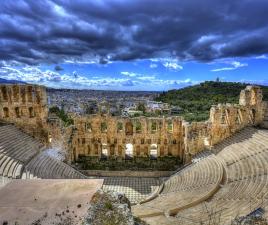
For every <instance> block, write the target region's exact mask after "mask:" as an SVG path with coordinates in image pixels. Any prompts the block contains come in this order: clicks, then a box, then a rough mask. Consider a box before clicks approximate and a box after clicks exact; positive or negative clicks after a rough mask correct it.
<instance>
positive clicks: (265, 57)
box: [255, 55, 268, 59]
mask: <svg viewBox="0 0 268 225" xmlns="http://www.w3.org/2000/svg"><path fill="white" fill-rule="evenodd" d="M255 59H268V57H267V56H266V55H259V56H256V57H255Z"/></svg>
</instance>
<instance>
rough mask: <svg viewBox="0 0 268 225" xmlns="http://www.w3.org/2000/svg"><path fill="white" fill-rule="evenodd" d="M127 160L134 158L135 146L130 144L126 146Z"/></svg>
mask: <svg viewBox="0 0 268 225" xmlns="http://www.w3.org/2000/svg"><path fill="white" fill-rule="evenodd" d="M125 158H126V159H132V158H133V145H132V144H130V143H128V144H126V151H125Z"/></svg>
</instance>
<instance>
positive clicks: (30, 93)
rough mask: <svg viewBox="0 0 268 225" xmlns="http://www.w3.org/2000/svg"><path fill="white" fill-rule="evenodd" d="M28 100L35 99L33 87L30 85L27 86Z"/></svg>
mask: <svg viewBox="0 0 268 225" xmlns="http://www.w3.org/2000/svg"><path fill="white" fill-rule="evenodd" d="M27 100H28V102H32V101H33V87H31V86H29V87H28V88H27Z"/></svg>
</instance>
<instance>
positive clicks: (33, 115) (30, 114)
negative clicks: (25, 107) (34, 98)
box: [29, 107, 35, 118]
mask: <svg viewBox="0 0 268 225" xmlns="http://www.w3.org/2000/svg"><path fill="white" fill-rule="evenodd" d="M29 117H30V118H33V117H35V113H34V109H33V107H29Z"/></svg>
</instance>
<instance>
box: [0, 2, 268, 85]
mask: <svg viewBox="0 0 268 225" xmlns="http://www.w3.org/2000/svg"><path fill="white" fill-rule="evenodd" d="M267 12H268V1H267V0H224V1H223V0H202V1H201V0H91V1H90V0H75V1H73V0H42V1H37V0H16V1H12V0H1V2H0V78H5V79H16V80H22V81H26V82H33V83H39V84H44V85H47V86H51V87H70V88H92V89H114V90H167V89H171V88H180V87H184V86H187V85H192V84H196V83H199V82H202V81H204V80H215V79H216V77H219V78H220V79H221V80H226V81H245V82H252V83H259V84H268V13H267Z"/></svg>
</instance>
